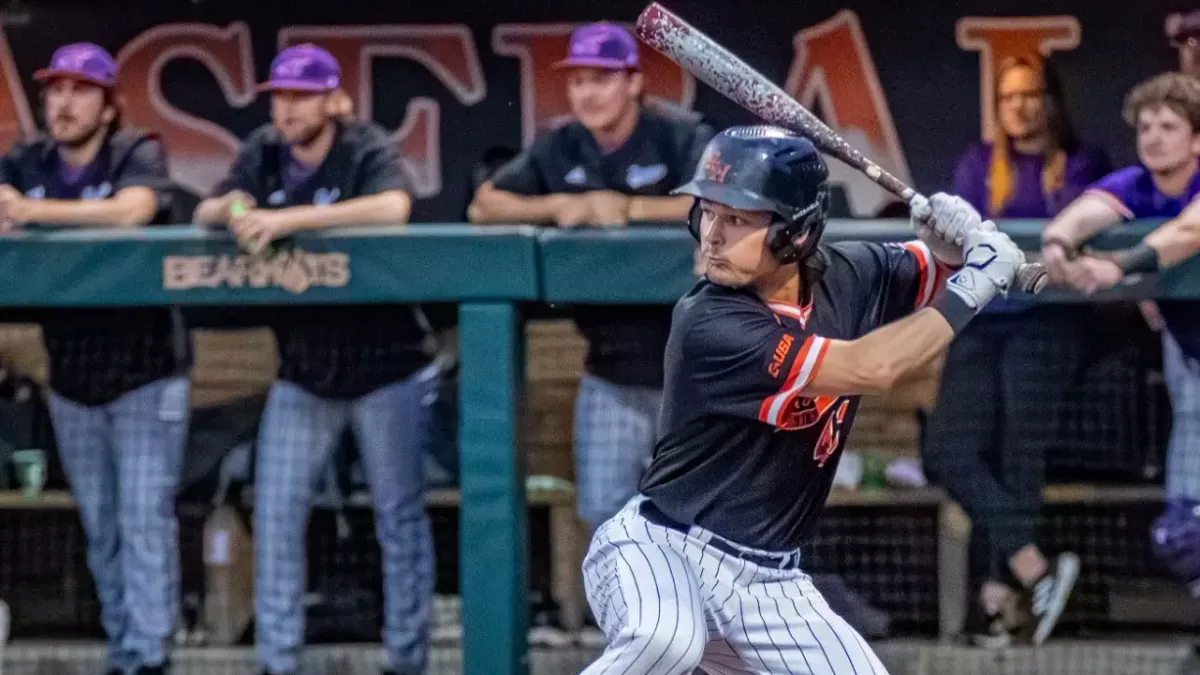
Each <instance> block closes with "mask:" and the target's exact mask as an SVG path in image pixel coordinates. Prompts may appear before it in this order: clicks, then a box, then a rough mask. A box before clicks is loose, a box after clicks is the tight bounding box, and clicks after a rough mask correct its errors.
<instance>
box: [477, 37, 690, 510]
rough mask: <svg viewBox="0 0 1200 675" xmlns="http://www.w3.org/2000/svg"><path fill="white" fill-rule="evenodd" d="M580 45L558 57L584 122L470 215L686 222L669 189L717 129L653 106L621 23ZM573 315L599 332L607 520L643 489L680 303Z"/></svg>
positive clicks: (544, 144) (597, 469)
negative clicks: (674, 314) (647, 99)
mask: <svg viewBox="0 0 1200 675" xmlns="http://www.w3.org/2000/svg"><path fill="white" fill-rule="evenodd" d="M569 50H570V51H569V53H568V55H567V58H566V59H564V60H563V61H561V62H559V63H558V64H556V67H558V68H563V69H566V70H567V99H568V101H569V102H570V104H571V110H572V113H573V114H574V117H575V119H574V121H572V122H569V123H567V124H565V125H563V126H561V127H558V128H557V129H555V130H553V131H551V132H549V133H547V134H545V135H543V136H542V137H541V138H539V139H538V140H537V141H536V142H535V143H534V144H533V145H532V146H531V147H530V148H528V149H527V150H525V151H524V152H522V153H521V154H520V155H519V156H518V157H516V158H515V159H514V160H512V161H511V162H509V163H508V164H506V165H505V166H503V167H501V168H500V169H499V170H498V171H497V172H496V173H495V174H494V175H493V176H492V177H491V179H490V180H488V181H487V182H485V183H484V184H483V185H482V186H481V187H480V188H479V190H478V191H477V192H476V193H475V198H474V200H473V202H472V203H471V205H470V207H469V209H468V216H469V217H470V219H471V220H472V221H473V222H485V223H486V222H491V223H498V222H514V221H515V222H533V223H553V224H555V225H558V226H559V227H577V226H587V225H591V226H601V227H624V226H626V225H628V224H629V223H631V222H636V221H679V222H680V223H682V222H683V220H684V219H685V218H686V217H687V214H688V210H689V209H690V208H691V202H690V201H688V200H687V199H685V198H680V197H672V196H669V192H670V191H671V190H673V189H674V188H676V187H678V186H679V185H681V184H682V183H683V182H684V181H686V180H687V178H688V177H689V176H690V175H691V174H692V172H693V170H694V169H695V166H696V163H697V162H698V161H699V158H700V154H701V153H702V152H703V151H704V145H705V143H707V142H708V139H709V138H711V137H712V134H713V130H712V129H711V128H710V127H709V126H707V125H704V124H696V123H695V122H692V121H687V120H682V119H674V118H668V117H665V116H662V115H659V114H656V113H653V112H650V111H649V110H647V109H646V108H645V107H644V106H643V104H642V101H643V97H644V93H643V88H644V86H645V80H644V76H643V73H642V72H641V66H640V62H639V60H638V51H637V42H636V41H635V40H634V38H633V36H632V35H630V34H629V33H628V32H627V31H626V30H625V29H624V28H622V27H621V26H619V25H617V24H613V23H607V22H604V23H597V24H590V25H587V26H583V27H581V28H579V29H578V30H576V31H575V32H574V33H573V34H572V36H571V42H570V47H569ZM614 273H619V271H614ZM573 315H574V318H575V322H576V325H577V326H578V327H579V331H580V332H581V333H582V334H583V335H584V337H585V338H586V339H587V341H588V354H587V360H586V364H585V370H586V372H585V373H584V375H583V377H582V379H581V381H580V383H579V393H578V395H577V396H576V400H575V424H574V435H575V448H574V450H575V480H576V483H577V484H578V487H579V515H580V517H581V519H582V520H583V521H584V522H585V523H586V524H587V526H588V527H589V528H595V527H597V526H598V525H599V524H600V523H602V522H604V521H605V520H607V519H608V518H609V517H611V516H612V515H613V514H615V513H616V512H617V511H618V510H620V508H621V506H622V505H623V504H624V503H625V502H626V501H627V500H628V499H629V498H630V497H632V496H633V495H634V493H635V492H636V491H637V484H638V480H639V479H640V478H641V475H642V473H643V471H644V470H645V467H646V465H647V463H648V462H649V460H650V453H651V451H652V449H653V446H654V441H655V432H656V430H657V424H658V415H659V409H660V407H661V405H662V400H661V399H662V383H663V365H662V358H663V351H664V349H665V348H666V343H667V333H668V332H669V329H670V323H671V308H670V307H665V306H661V305H658V306H649V305H641V306H622V307H617V306H609V307H578V308H575V309H574V310H573Z"/></svg>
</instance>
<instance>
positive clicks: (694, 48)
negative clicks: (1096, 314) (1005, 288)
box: [636, 2, 1046, 293]
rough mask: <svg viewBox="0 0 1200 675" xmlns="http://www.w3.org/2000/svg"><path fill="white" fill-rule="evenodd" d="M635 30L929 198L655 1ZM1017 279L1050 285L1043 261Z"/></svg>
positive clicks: (716, 85) (733, 93)
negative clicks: (1047, 281)
mask: <svg viewBox="0 0 1200 675" xmlns="http://www.w3.org/2000/svg"><path fill="white" fill-rule="evenodd" d="M636 30H637V35H638V37H639V38H640V39H641V40H642V42H645V43H646V44H648V45H650V46H651V47H653V48H654V49H655V50H657V51H659V52H661V53H662V54H663V55H664V56H666V57H667V58H669V59H671V60H672V61H674V62H675V63H677V64H679V66H680V67H682V68H683V69H684V70H686V71H688V72H690V73H691V74H693V75H695V76H696V77H697V78H698V79H699V80H700V81H701V82H704V83H705V84H707V85H708V86H710V87H712V88H713V89H716V90H717V91H718V92H720V93H721V94H724V95H725V96H726V97H727V98H729V99H730V100H732V101H734V102H735V103H737V104H739V105H741V106H742V107H743V108H745V109H747V110H749V111H750V112H752V113H754V114H755V115H757V116H758V117H760V118H762V119H763V120H765V121H767V122H769V123H771V124H775V125H777V126H780V127H783V128H785V129H789V130H791V131H794V132H796V133H798V134H800V135H802V136H805V137H807V138H808V139H809V140H810V141H812V143H813V145H815V146H816V147H817V148H818V149H820V150H821V151H822V152H824V153H825V154H827V155H830V156H832V157H836V158H837V159H839V160H841V161H842V162H845V163H846V164H848V165H850V166H851V167H853V168H855V169H858V170H859V171H861V172H863V173H864V174H866V176H867V177H868V178H870V179H871V180H872V181H874V182H875V183H876V184H878V185H879V186H880V187H882V188H883V189H885V190H887V191H888V192H890V193H892V194H894V195H896V196H897V197H899V198H900V199H903V200H904V201H905V202H907V203H908V204H910V205H911V204H913V203H914V202H915V201H917V200H923V199H925V198H924V197H923V196H922V195H920V194H919V193H917V191H916V190H914V189H913V188H911V187H909V186H908V185H906V184H905V183H904V181H902V180H900V179H899V178H897V177H895V176H893V175H892V174H890V173H888V172H887V171H885V170H884V169H883V167H881V166H879V165H878V164H876V163H875V162H873V161H871V159H870V158H868V157H867V156H866V155H864V154H863V153H862V152H860V151H859V150H858V149H857V148H855V147H854V146H852V145H850V144H849V143H847V142H846V139H844V138H842V136H841V135H840V134H838V133H837V132H836V131H834V130H833V129H831V128H829V126H828V125H826V124H825V123H824V122H822V121H821V120H820V119H818V118H817V116H816V115H814V114H812V113H811V112H809V111H808V110H806V109H805V108H804V106H802V105H800V103H799V102H798V101H796V100H795V99H794V98H792V97H791V96H788V95H787V93H786V92H785V91H783V89H781V88H780V87H779V86H778V85H776V84H775V83H774V82H771V81H770V80H769V79H767V77H766V76H765V75H763V74H762V73H760V72H758V71H757V70H755V69H754V68H752V67H751V66H750V65H749V64H747V63H746V62H745V61H742V60H741V59H739V58H738V57H736V56H734V55H733V54H731V53H730V52H729V51H728V50H726V49H725V48H724V47H722V46H721V45H720V44H718V43H717V42H716V41H715V40H713V39H712V38H711V37H709V36H708V35H705V34H704V33H703V32H701V31H700V30H699V29H697V28H696V27H694V26H692V25H690V24H689V23H687V22H686V21H684V20H683V19H681V18H679V17H678V16H677V15H675V14H673V13H672V12H671V11H669V10H668V9H666V8H665V7H663V6H662V5H660V4H658V3H657V2H654V3H651V4H650V5H649V6H647V7H646V9H645V10H643V11H642V13H641V15H639V16H638V19H637V24H636ZM1014 285H1015V286H1016V288H1018V289H1019V290H1022V291H1027V292H1030V293H1037V292H1039V291H1041V290H1042V288H1043V287H1045V285H1046V270H1045V268H1044V267H1043V266H1042V265H1041V264H1039V263H1025V264H1023V265H1021V266H1020V268H1018V270H1017V277H1016V280H1015V284H1014Z"/></svg>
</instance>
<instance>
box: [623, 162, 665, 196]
mask: <svg viewBox="0 0 1200 675" xmlns="http://www.w3.org/2000/svg"><path fill="white" fill-rule="evenodd" d="M666 177H667V165H666V164H651V165H649V166H640V165H638V164H630V165H629V168H628V169H626V170H625V182H626V183H627V184H629V187H631V188H634V189H635V190H636V189H637V188H640V187H646V186H647V185H654V184H655V183H657V182H658V181H660V180H662V179H664V178H666Z"/></svg>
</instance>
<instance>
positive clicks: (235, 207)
mask: <svg viewBox="0 0 1200 675" xmlns="http://www.w3.org/2000/svg"><path fill="white" fill-rule="evenodd" d="M247 210H248V209H246V203H245V202H243V201H242V200H240V199H238V200H236V201H234V202H233V204H231V205H230V206H229V215H231V216H233V217H234V218H238V217H240V216H244V215H246V211H247Z"/></svg>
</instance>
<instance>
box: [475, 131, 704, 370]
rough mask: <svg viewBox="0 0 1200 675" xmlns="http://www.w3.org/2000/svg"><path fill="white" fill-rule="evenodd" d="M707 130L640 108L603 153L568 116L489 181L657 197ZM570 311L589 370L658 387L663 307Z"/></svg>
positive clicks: (542, 191) (684, 168)
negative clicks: (629, 130) (622, 136)
mask: <svg viewBox="0 0 1200 675" xmlns="http://www.w3.org/2000/svg"><path fill="white" fill-rule="evenodd" d="M712 136H713V130H712V128H711V127H709V126H708V125H705V124H693V123H690V122H686V121H682V120H673V119H668V118H666V117H661V116H658V115H655V114H652V113H649V112H645V111H643V112H642V113H641V114H640V116H639V119H638V124H637V127H636V128H635V129H634V132H633V135H632V136H630V137H629V139H628V140H627V141H626V142H625V144H624V145H622V146H621V147H620V148H617V149H616V150H614V151H612V152H610V153H608V154H605V153H604V152H603V151H602V150H601V149H600V147H599V146H598V145H597V144H596V139H595V137H593V136H592V134H591V132H590V131H588V130H587V128H586V127H584V126H583V125H582V124H580V123H579V122H571V123H568V124H566V125H564V126H562V127H560V128H558V129H556V130H555V131H552V132H550V133H549V134H547V135H545V136H543V137H542V138H540V139H538V140H537V141H536V142H534V144H533V145H531V146H530V147H529V149H527V150H525V151H524V152H522V153H521V154H520V155H519V156H518V157H516V158H515V159H513V160H512V161H511V162H509V163H508V164H506V165H504V166H503V167H501V168H500V169H499V170H498V171H497V172H496V174H495V175H494V176H492V183H493V185H495V186H496V187H497V188H498V189H500V190H504V191H507V192H513V193H516V194H520V195H527V196H532V195H547V194H560V193H573V194H578V193H583V192H591V191H595V190H613V191H616V192H620V193H623V194H627V195H635V196H647V197H662V196H666V195H668V194H669V193H670V191H671V190H674V189H675V188H677V187H679V186H680V185H682V184H683V183H686V182H687V181H689V180H691V177H692V173H693V172H694V171H695V169H696V164H697V163H698V162H699V161H700V155H701V154H703V152H704V146H705V145H706V144H707V143H708V141H709V139H711V138H712ZM681 225H682V223H681ZM573 315H574V317H575V322H576V325H577V326H579V330H580V332H581V333H583V335H584V337H586V338H587V340H588V355H587V362H586V367H587V370H588V372H590V373H592V374H593V375H596V376H597V377H601V378H603V379H605V380H608V381H610V382H614V383H616V384H623V385H633V386H644V387H654V388H658V387H661V386H662V378H663V367H662V356H663V348H664V347H665V346H666V343H667V334H668V332H669V331H670V327H671V309H670V307H664V306H661V305H649V306H647V305H635V306H616V305H606V306H588V307H578V308H576V309H575V310H574V312H573Z"/></svg>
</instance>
